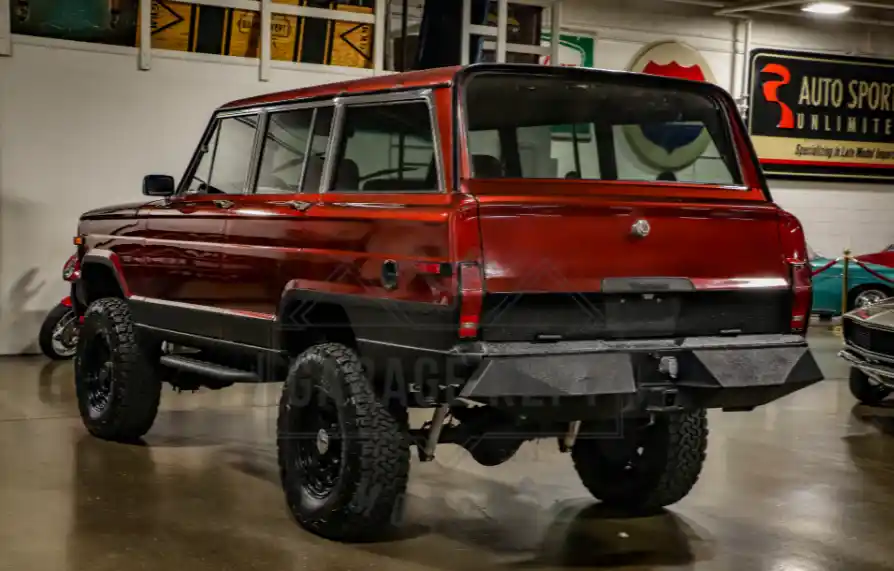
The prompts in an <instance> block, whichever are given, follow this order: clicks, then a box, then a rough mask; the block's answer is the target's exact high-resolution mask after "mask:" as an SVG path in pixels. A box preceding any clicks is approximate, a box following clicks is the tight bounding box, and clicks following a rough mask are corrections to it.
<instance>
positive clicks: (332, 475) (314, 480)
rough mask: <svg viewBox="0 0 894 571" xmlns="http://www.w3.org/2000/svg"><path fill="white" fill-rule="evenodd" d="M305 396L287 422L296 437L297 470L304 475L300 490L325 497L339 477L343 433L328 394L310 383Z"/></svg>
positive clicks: (315, 496) (334, 405) (316, 497)
mask: <svg viewBox="0 0 894 571" xmlns="http://www.w3.org/2000/svg"><path fill="white" fill-rule="evenodd" d="M309 397H310V399H309V402H307V403H306V404H305V405H304V410H303V411H302V412H301V414H300V415H295V416H293V417H292V418H291V419H290V421H289V424H290V429H291V431H293V435H294V436H297V437H298V438H297V439H295V440H294V441H293V443H294V445H295V446H296V450H295V453H296V454H295V455H296V460H297V462H298V469H299V470H300V471H301V472H302V473H303V474H304V480H303V482H302V487H303V491H304V493H305V494H307V495H308V496H310V497H312V498H314V499H317V500H325V499H326V498H328V497H329V495H330V494H332V492H333V491H334V490H335V488H336V485H337V484H338V480H339V477H340V476H341V471H342V470H341V469H342V465H343V463H342V460H341V452H342V445H341V444H342V440H343V434H342V431H341V426H340V423H339V420H338V407H337V406H336V404H335V400H334V399H333V398H332V395H330V394H328V393H325V392H323V391H321V390H319V388H318V387H316V386H312V387H311V392H310V395H309Z"/></svg>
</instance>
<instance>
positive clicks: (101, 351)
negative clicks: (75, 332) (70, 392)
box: [81, 331, 115, 419]
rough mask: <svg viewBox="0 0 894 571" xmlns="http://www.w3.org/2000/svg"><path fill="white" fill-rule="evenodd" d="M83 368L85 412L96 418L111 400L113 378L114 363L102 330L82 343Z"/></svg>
mask: <svg viewBox="0 0 894 571" xmlns="http://www.w3.org/2000/svg"><path fill="white" fill-rule="evenodd" d="M81 359H82V362H81V363H82V366H83V370H84V378H83V379H84V380H83V383H84V388H85V391H86V393H87V405H88V411H87V413H88V414H89V415H90V418H92V419H98V418H100V417H101V416H102V414H103V413H104V412H105V411H106V409H107V408H108V407H109V405H110V404H111V402H112V398H113V392H112V382H113V379H114V376H115V374H114V367H115V365H114V363H113V362H112V350H111V349H110V348H109V340H108V339H107V338H106V336H105V334H104V333H103V332H102V331H99V332H97V334H96V335H94V336H93V337H92V338H91V339H90V340H89V341H88V342H87V343H85V344H84V354H83V356H82V357H81Z"/></svg>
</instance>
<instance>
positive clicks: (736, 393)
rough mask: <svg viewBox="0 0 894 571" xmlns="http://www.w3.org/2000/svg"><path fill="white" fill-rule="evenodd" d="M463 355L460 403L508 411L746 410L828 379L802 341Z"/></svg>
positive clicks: (530, 347) (561, 346) (500, 346)
mask: <svg viewBox="0 0 894 571" xmlns="http://www.w3.org/2000/svg"><path fill="white" fill-rule="evenodd" d="M463 356H464V358H466V359H473V360H474V361H475V362H476V365H475V370H474V373H473V374H472V376H471V378H470V379H469V381H468V382H467V383H466V384H465V385H464V387H463V388H462V391H461V393H460V397H462V398H466V399H468V400H472V401H478V402H484V403H490V404H497V405H499V404H500V403H504V404H505V405H506V406H517V405H519V402H520V401H525V400H527V401H528V402H529V403H533V401H537V402H538V405H537V406H531V407H530V408H533V409H536V408H538V407H539V408H543V405H544V404H546V403H548V402H554V403H557V404H571V403H576V404H577V405H578V406H579V407H581V408H582V409H583V410H592V411H595V410H597V409H599V408H607V410H606V412H609V413H611V412H617V409H618V407H620V408H621V409H627V410H630V411H636V410H641V411H658V410H669V409H681V408H684V409H685V408H727V409H750V408H753V407H755V406H759V405H762V404H766V403H768V402H770V401H773V400H776V399H778V398H780V397H782V396H785V395H787V394H789V393H792V392H794V391H796V390H799V389H801V388H804V387H806V386H808V385H811V384H813V383H816V382H818V381H820V380H822V378H823V376H822V372H821V371H820V369H819V367H818V366H817V364H816V361H815V360H814V358H813V355H812V354H811V352H810V350H809V349H808V347H807V343H806V341H805V339H804V338H803V337H800V336H796V335H751V336H740V337H698V338H687V339H668V340H644V341H580V342H558V343H551V344H550V343H479V344H477V345H475V346H474V347H469V348H466V350H465V351H464V352H463ZM608 401H613V402H614V403H615V404H614V405H609V402H608ZM600 405H601V406H600Z"/></svg>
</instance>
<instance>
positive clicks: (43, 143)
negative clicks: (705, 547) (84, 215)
mask: <svg viewBox="0 0 894 571" xmlns="http://www.w3.org/2000/svg"><path fill="white" fill-rule="evenodd" d="M563 28H565V29H566V30H567V31H569V32H571V33H575V32H576V33H586V34H594V35H596V36H597V38H598V41H597V45H596V66H597V67H604V68H615V69H620V68H624V67H625V66H626V65H627V64H628V63H629V62H630V60H631V59H632V58H633V56H634V54H635V53H636V52H637V51H638V50H639V49H640V48H641V47H642V46H643V45H645V44H646V43H649V42H652V41H656V40H659V39H668V38H670V39H680V40H683V41H686V42H688V43H690V44H691V45H693V46H694V47H696V48H697V49H699V50H700V51H702V53H703V54H704V55H705V57H706V58H707V60H708V62H709V63H710V65H711V66H712V68H713V70H714V74H715V75H716V76H717V78H718V81H719V82H720V83H721V84H722V85H723V86H724V87H726V88H728V89H730V88H731V89H732V90H733V92H734V94H737V91H736V90H737V89H738V81H739V80H738V78H739V76H740V74H741V66H742V55H741V51H742V48H743V46H742V42H741V39H742V38H741V36H740V38H739V39H740V41H739V42H738V52H739V53H740V55H739V57H738V61H737V62H736V63H735V64H734V63H733V60H734V58H733V55H732V54H733V51H734V42H733V38H734V31H735V26H734V24H733V22H732V21H729V20H721V19H717V18H713V17H709V16H707V15H706V12H705V9H701V8H697V7H690V6H681V5H677V4H669V3H663V2H658V1H656V0H625V2H624V3H623V4H622V3H620V2H618V1H617V0H611V1H609V0H566V1H565V6H564V10H563ZM39 43H40V42H35V41H34V40H32V39H23V38H16V40H15V43H14V46H13V57H9V58H3V57H0V354H4V353H18V352H22V351H25V350H28V349H32V348H33V347H34V340H35V338H36V336H37V328H38V327H39V324H40V322H41V320H42V319H43V316H44V314H45V312H46V311H47V310H48V309H49V308H50V307H52V306H53V305H54V304H55V303H56V302H58V300H59V299H60V298H61V297H62V296H63V295H65V294H66V291H67V288H66V287H65V284H64V283H63V282H62V280H61V277H60V270H61V266H62V264H63V262H64V261H65V260H66V258H67V257H68V256H69V255H70V254H71V253H72V252H73V247H72V246H71V238H72V235H73V233H74V231H75V226H76V222H77V217H78V215H79V213H81V212H83V211H84V210H86V209H89V208H93V207H96V206H102V205H108V204H113V203H119V202H127V201H131V200H140V199H141V198H142V197H141V195H140V183H141V179H142V176H143V175H144V174H146V173H170V174H173V175H175V176H178V177H179V175H180V174H181V173H182V171H183V169H184V167H185V163H186V161H187V159H188V157H189V155H190V153H191V151H192V149H193V147H194V145H195V142H196V139H197V137H198V136H199V133H200V131H201V129H202V128H203V126H204V125H205V122H206V121H207V118H208V114H209V113H210V112H211V110H212V109H213V108H214V107H215V106H217V105H219V104H221V103H223V102H226V101H228V100H231V99H235V98H239V97H243V96H246V95H251V94H256V93H262V92H268V91H275V90H280V89H286V88H293V87H301V86H306V85H312V84H318V83H326V82H331V81H337V80H342V79H345V78H346V75H345V73H357V74H360V73H364V72H361V71H359V70H358V71H357V72H345V71H344V70H338V69H330V70H325V69H321V70H319V71H317V70H314V71H313V72H307V71H302V72H297V71H287V70H285V69H273V70H272V72H271V73H272V77H271V81H270V82H267V83H261V82H259V81H258V80H257V74H258V72H257V67H256V66H253V65H247V66H246V65H236V64H235V63H233V64H222V63H201V62H198V61H184V60H181V59H172V58H165V57H159V56H158V55H157V54H156V55H155V57H154V58H153V66H152V69H151V70H150V71H146V72H141V71H137V65H136V55H135V51H134V50H121V54H120V55H115V54H109V53H95V52H93V51H83V50H74V49H69V48H71V47H72V46H73V45H74V44H66V45H67V46H68V48H65V49H63V48H59V47H46V46H41V45H38V44H39ZM57 46H58V44H57ZM762 46H766V47H785V48H800V49H816V50H824V51H839V52H848V53H850V52H854V53H856V52H860V53H866V54H871V55H879V56H892V57H894V38H892V37H891V34H890V29H884V28H878V29H870V28H866V27H862V28H853V27H844V26H841V25H838V24H834V23H828V24H822V25H820V24H816V25H813V27H812V28H811V27H809V26H808V25H807V24H806V23H805V22H804V21H800V20H791V21H790V22H787V21H785V20H784V19H780V18H774V19H773V20H770V21H767V20H761V21H758V22H756V23H755V25H754V46H753V47H755V48H756V47H762ZM234 61H238V60H234ZM348 77H349V76H348ZM771 186H772V189H773V192H774V195H775V197H776V198H777V200H778V201H779V202H780V203H781V204H782V205H783V206H784V207H786V208H788V209H790V210H792V211H793V212H794V213H795V214H796V215H798V216H799V217H800V219H801V220H802V221H803V223H804V225H805V226H806V228H807V233H808V238H809V239H810V241H811V243H812V244H813V245H814V247H815V248H817V249H818V250H820V251H826V252H830V253H831V252H835V251H839V250H841V249H842V248H844V247H846V246H849V247H851V248H853V249H854V250H856V251H860V252H862V251H870V250H874V249H877V248H881V247H882V246H884V245H887V244H888V243H890V242H894V229H891V228H892V226H891V225H890V224H889V223H888V221H889V220H892V219H894V196H892V195H891V194H890V193H891V190H890V189H889V188H887V187H884V186H876V185H863V186H860V185H855V184H826V183H797V182H780V181H772V182H771Z"/></svg>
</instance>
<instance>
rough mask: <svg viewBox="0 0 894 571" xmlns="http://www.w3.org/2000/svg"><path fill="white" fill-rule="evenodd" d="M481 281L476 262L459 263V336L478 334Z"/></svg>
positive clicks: (481, 291)
mask: <svg viewBox="0 0 894 571" xmlns="http://www.w3.org/2000/svg"><path fill="white" fill-rule="evenodd" d="M483 283H484V280H483V279H482V276H481V267H480V266H479V265H478V264H475V263H465V262H464V263H461V264H460V265H459V336H460V338H462V339H473V338H475V337H477V336H478V328H479V326H480V325H481V308H482V303H483V301H484V286H483Z"/></svg>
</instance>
